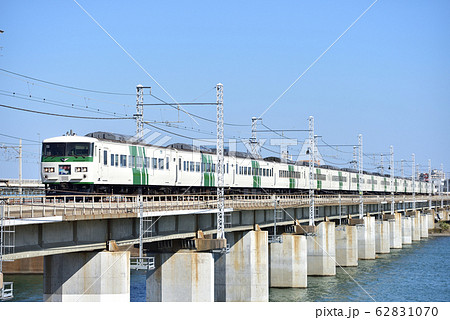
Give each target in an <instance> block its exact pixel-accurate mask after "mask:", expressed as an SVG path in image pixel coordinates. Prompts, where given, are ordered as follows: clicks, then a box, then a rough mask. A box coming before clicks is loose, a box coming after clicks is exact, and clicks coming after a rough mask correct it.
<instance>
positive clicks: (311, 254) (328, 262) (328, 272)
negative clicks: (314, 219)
mask: <svg viewBox="0 0 450 320" xmlns="http://www.w3.org/2000/svg"><path fill="white" fill-rule="evenodd" d="M315 230H316V232H315V234H314V235H308V237H307V241H308V276H334V275H336V240H335V239H336V237H335V223H334V222H329V221H324V222H321V223H320V224H319V225H318V226H316V228H315Z"/></svg>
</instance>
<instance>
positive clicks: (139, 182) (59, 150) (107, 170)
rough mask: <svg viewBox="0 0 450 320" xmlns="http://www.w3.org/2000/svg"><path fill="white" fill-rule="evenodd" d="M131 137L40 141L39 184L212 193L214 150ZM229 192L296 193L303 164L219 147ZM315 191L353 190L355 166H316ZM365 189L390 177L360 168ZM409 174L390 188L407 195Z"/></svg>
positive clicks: (73, 190) (379, 186)
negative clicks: (163, 143)
mask: <svg viewBox="0 0 450 320" xmlns="http://www.w3.org/2000/svg"><path fill="white" fill-rule="evenodd" d="M129 138H130V137H127V136H123V135H117V134H112V133H106V132H95V133H90V134H88V135H86V136H76V135H65V136H60V137H55V138H50V139H46V140H44V141H43V145H42V164H41V174H42V183H44V184H45V185H46V189H47V193H48V194H77V193H101V194H136V193H139V192H142V193H144V194H177V193H184V192H189V193H208V192H211V193H214V192H215V187H216V186H217V175H216V163H217V157H216V155H215V154H214V153H213V152H211V151H208V150H203V149H202V150H200V149H198V148H197V149H194V148H193V147H192V146H189V145H186V144H172V145H170V146H167V147H160V146H153V145H147V144H142V143H137V142H133V141H132V140H130V139H129ZM224 169H225V170H224V172H225V179H224V182H225V190H226V192H227V193H235V192H236V193H240V192H247V193H263V194H264V193H273V192H280V193H289V192H290V193H301V192H305V191H307V190H308V188H309V171H308V170H309V169H308V165H307V163H294V162H291V161H282V160H280V159H279V158H274V157H269V158H265V159H255V158H251V157H249V155H248V154H244V153H240V152H236V153H225V168H224ZM314 178H315V184H314V186H315V188H316V190H317V192H319V193H320V192H323V193H330V192H339V193H356V192H357V191H358V183H359V176H358V173H357V172H356V171H355V170H351V169H338V168H332V167H329V166H320V165H319V166H317V167H316V168H315V177H314ZM362 178H363V185H362V190H363V191H364V192H365V193H374V194H383V193H390V192H391V189H390V178H389V177H388V176H381V175H378V174H375V173H366V172H365V173H364V174H363V177H362ZM415 190H416V193H427V190H428V183H426V182H424V181H416V188H415ZM412 191H413V188H412V181H411V180H410V179H402V178H399V177H396V178H395V192H396V193H412Z"/></svg>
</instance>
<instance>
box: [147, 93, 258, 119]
mask: <svg viewBox="0 0 450 320" xmlns="http://www.w3.org/2000/svg"><path fill="white" fill-rule="evenodd" d="M150 96H152V97H153V98H155V99H156V100H158V101H160V102H162V103H163V104H164V105H167V106H170V107H172V108H174V109H176V104H174V103H169V102H166V101H164V100H163V99H161V98H159V97H157V96H155V95H154V94H150ZM180 111H181V112H183V113H187V112H186V111H184V110H180ZM189 114H190V115H191V116H193V117H195V118H197V119H200V120H204V121H208V122H211V123H216V121H217V120H213V119H208V118H205V117H202V116H199V115H197V114H194V113H192V112H191V113H189ZM224 125H226V126H234V127H250V126H251V125H247V124H236V123H228V122H224Z"/></svg>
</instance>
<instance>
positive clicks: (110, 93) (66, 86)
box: [0, 68, 134, 96]
mask: <svg viewBox="0 0 450 320" xmlns="http://www.w3.org/2000/svg"><path fill="white" fill-rule="evenodd" d="M0 71H3V72H6V73H10V74H13V75H16V76H19V77H22V78H26V79H30V80H34V81H39V82H42V83H46V84H51V85H52V86H57V87H62V88H67V89H72V90H78V91H86V92H92V93H101V94H109V95H119V96H134V94H133V93H120V92H108V91H99V90H91V89H83V88H78V87H73V86H68V85H64V84H60V83H56V82H51V81H47V80H42V79H37V78H33V77H30V76H26V75H24V74H20V73H16V72H12V71H9V70H5V69H2V68H0Z"/></svg>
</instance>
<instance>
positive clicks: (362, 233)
mask: <svg viewBox="0 0 450 320" xmlns="http://www.w3.org/2000/svg"><path fill="white" fill-rule="evenodd" d="M363 219H364V224H363V225H357V226H356V229H357V230H358V259H360V260H370V259H375V217H364V218H363Z"/></svg>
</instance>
